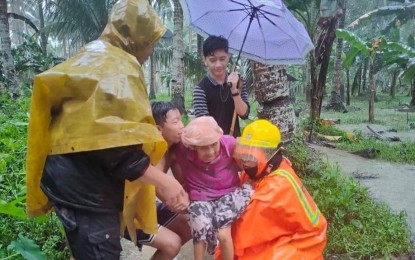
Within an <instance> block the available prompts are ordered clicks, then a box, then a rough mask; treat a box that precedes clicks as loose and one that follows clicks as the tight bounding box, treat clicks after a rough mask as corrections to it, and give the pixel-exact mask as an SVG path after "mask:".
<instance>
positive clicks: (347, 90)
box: [346, 69, 350, 106]
mask: <svg viewBox="0 0 415 260" xmlns="http://www.w3.org/2000/svg"><path fill="white" fill-rule="evenodd" d="M346 81H347V82H346V106H350V69H348V70H347V71H346Z"/></svg>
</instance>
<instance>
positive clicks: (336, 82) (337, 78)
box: [330, 0, 347, 111]
mask: <svg viewBox="0 0 415 260" xmlns="http://www.w3.org/2000/svg"><path fill="white" fill-rule="evenodd" d="M346 4H347V0H343V1H342V3H341V6H342V15H341V16H340V18H339V26H338V28H339V29H343V28H344V23H345V17H346ZM342 52H343V39H342V38H338V39H337V45H336V56H335V60H334V77H333V91H332V92H331V98H330V106H331V107H332V108H334V109H335V110H337V111H340V110H344V105H343V102H344V99H343V98H344V97H343V98H342V97H341V96H340V86H341V84H342V74H343V70H342V59H341V54H342Z"/></svg>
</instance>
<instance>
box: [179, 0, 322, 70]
mask: <svg viewBox="0 0 415 260" xmlns="http://www.w3.org/2000/svg"><path fill="white" fill-rule="evenodd" d="M180 3H181V5H182V8H183V11H184V14H185V17H186V19H187V20H188V21H189V24H190V27H191V28H192V29H193V30H194V31H196V32H197V33H199V34H200V35H202V36H203V37H207V36H209V35H222V36H223V37H225V38H227V39H228V40H229V47H230V51H231V52H232V53H234V54H237V55H238V57H237V61H236V63H237V62H238V60H239V58H240V56H243V57H245V58H248V59H251V60H254V61H258V62H260V63H264V64H269V65H278V64H303V63H304V61H305V57H306V55H307V53H308V52H309V51H310V50H312V49H313V48H314V46H313V43H312V42H311V39H310V36H309V35H308V33H307V31H306V29H305V28H304V26H303V24H302V23H300V22H299V21H298V20H297V19H296V18H295V17H294V15H293V14H292V13H291V12H290V11H289V10H288V9H287V7H286V6H285V5H284V3H282V1H281V0H180Z"/></svg>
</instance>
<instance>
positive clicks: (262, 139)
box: [233, 119, 281, 163]
mask: <svg viewBox="0 0 415 260" xmlns="http://www.w3.org/2000/svg"><path fill="white" fill-rule="evenodd" d="M280 142H281V132H280V130H279V129H278V127H277V126H275V125H274V124H272V123H271V122H269V121H268V120H264V119H259V120H256V121H254V122H252V123H250V124H249V125H247V126H246V127H245V129H244V130H243V133H242V136H241V137H238V138H237V139H236V146H235V149H234V154H233V156H234V158H235V159H240V160H246V161H257V162H262V163H265V162H266V161H268V160H269V159H270V158H271V157H272V155H273V154H274V153H275V152H276V151H277V149H278V145H279V144H280Z"/></svg>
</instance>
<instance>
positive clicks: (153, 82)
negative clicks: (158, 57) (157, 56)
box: [148, 55, 156, 100]
mask: <svg viewBox="0 0 415 260" xmlns="http://www.w3.org/2000/svg"><path fill="white" fill-rule="evenodd" d="M155 67H156V64H155V62H154V55H151V56H150V91H149V94H148V97H149V98H150V100H151V99H156V92H155V86H156V75H155V74H156V68H155Z"/></svg>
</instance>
